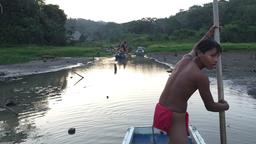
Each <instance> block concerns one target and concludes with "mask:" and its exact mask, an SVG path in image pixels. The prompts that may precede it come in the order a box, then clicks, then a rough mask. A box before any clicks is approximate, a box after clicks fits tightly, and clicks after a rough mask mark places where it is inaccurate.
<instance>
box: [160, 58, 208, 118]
mask: <svg viewBox="0 0 256 144" xmlns="http://www.w3.org/2000/svg"><path fill="white" fill-rule="evenodd" d="M200 76H204V74H203V73H202V72H201V70H200V69H199V67H198V66H197V65H196V63H195V62H194V61H193V58H192V56H190V55H188V54H187V55H185V56H183V58H182V59H181V60H180V61H179V62H178V63H177V64H176V66H175V69H174V70H173V72H172V74H171V75H170V77H169V79H168V80H167V83H166V86H165V88H164V90H163V92H162V94H161V97H160V100H159V103H160V104H161V105H163V106H165V107H167V108H169V109H170V110H171V111H173V112H178V113H185V112H186V110H187V100H188V99H189V97H190V96H191V95H192V94H193V93H194V92H195V91H196V90H197V78H198V77H200Z"/></svg>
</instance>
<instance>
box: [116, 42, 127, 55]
mask: <svg viewBox="0 0 256 144" xmlns="http://www.w3.org/2000/svg"><path fill="white" fill-rule="evenodd" d="M118 50H119V52H121V53H128V43H127V41H123V42H122V43H121V44H120V45H119V48H118Z"/></svg>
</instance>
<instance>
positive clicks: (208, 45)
mask: <svg viewBox="0 0 256 144" xmlns="http://www.w3.org/2000/svg"><path fill="white" fill-rule="evenodd" d="M213 48H216V50H217V53H222V48H221V47H220V45H219V44H218V43H217V42H216V41H214V40H211V39H207V40H202V41H201V42H200V43H199V44H197V46H196V49H198V50H200V51H201V52H202V53H205V52H207V51H209V50H211V49H213Z"/></svg>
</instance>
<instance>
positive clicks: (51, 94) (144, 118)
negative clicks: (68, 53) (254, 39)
mask: <svg viewBox="0 0 256 144" xmlns="http://www.w3.org/2000/svg"><path fill="white" fill-rule="evenodd" d="M235 55H238V56H235ZM244 55H246V56H242V55H239V54H238V53H234V54H233V56H230V57H229V58H228V56H226V57H225V55H223V75H224V80H223V82H224V93H225V99H226V100H227V101H228V102H229V104H230V110H229V111H227V112H226V123H227V140H228V143H237V144H238V143H243V144H253V143H256V139H255V133H256V121H255V119H256V113H255V110H256V96H255V91H256V90H255V85H256V77H255V75H256V73H255V72H254V70H253V69H254V68H255V60H254V58H253V57H252V58H250V57H248V56H250V54H249V53H246V54H244ZM151 56H152V57H154V58H157V59H158V60H160V61H162V62H164V61H165V62H167V63H169V64H170V65H171V66H172V65H174V64H175V62H176V60H178V59H179V55H178V56H177V57H176V56H174V57H172V56H170V55H169V57H168V56H166V58H165V60H163V59H162V60H161V58H164V57H165V56H164V55H163V54H161V55H157V54H156V55H151ZM115 64H116V67H115ZM168 69H169V67H168V66H166V65H164V64H159V63H157V62H155V61H153V60H149V59H141V58H139V59H136V58H134V59H131V60H129V61H125V62H124V63H116V62H115V61H114V59H113V58H102V59H100V60H98V61H95V62H94V63H91V64H89V65H87V66H84V67H79V68H73V69H70V70H62V71H59V72H51V73H45V74H38V75H30V76H24V77H21V79H18V80H14V81H6V82H1V83H0V100H1V103H2V104H4V103H5V102H6V101H13V102H15V104H16V105H15V106H12V107H11V108H12V109H13V110H14V111H15V112H17V115H15V114H14V113H12V112H10V111H8V110H5V109H4V108H0V142H11V143H24V144H27V143H28V144H30V143H31V144H37V143H40V144H53V143H54V144H71V143H76V144H79V143H81V144H120V143H121V142H122V139H123V136H124V134H125V132H126V129H127V128H129V127H130V126H148V125H151V124H152V117H153V111H154V106H155V104H156V102H157V101H158V98H159V95H160V94H161V91H162V89H163V87H164V85H165V82H166V79H167V78H168V76H169V74H168V73H167V72H166V71H167V70H168ZM206 73H209V76H210V81H211V90H212V94H213V95H214V99H215V100H217V89H216V88H217V84H216V77H215V72H214V71H213V72H208V71H206ZM78 74H79V75H81V76H83V77H84V78H83V79H81V76H79V75H78ZM188 105H189V107H188V112H189V113H190V124H192V125H194V126H196V127H197V129H198V130H199V132H200V133H201V135H202V136H203V138H204V139H205V141H206V143H207V144H216V143H219V125H218V118H219V117H218V113H213V112H208V111H207V110H206V109H205V108H204V105H203V102H202V100H201V98H200V96H199V94H198V93H197V92H196V93H195V94H194V95H193V96H192V97H191V99H190V100H189V104H188ZM70 128H75V129H76V132H75V134H73V135H69V134H68V130H69V129H70Z"/></svg>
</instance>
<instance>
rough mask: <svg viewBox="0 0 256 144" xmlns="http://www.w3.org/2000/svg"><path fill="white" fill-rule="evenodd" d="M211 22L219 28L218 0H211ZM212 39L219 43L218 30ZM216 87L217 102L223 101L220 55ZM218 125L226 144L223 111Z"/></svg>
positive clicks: (222, 140)
mask: <svg viewBox="0 0 256 144" xmlns="http://www.w3.org/2000/svg"><path fill="white" fill-rule="evenodd" d="M213 21H214V25H215V26H217V27H219V9H218V0H213ZM214 39H215V41H217V42H218V43H220V31H219V29H215V32H214ZM217 85H218V100H224V91H223V81H222V63H221V55H220V56H219V59H218V64H217ZM219 123H220V142H221V144H226V143H227V136H226V119H225V112H224V111H223V112H220V113H219Z"/></svg>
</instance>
